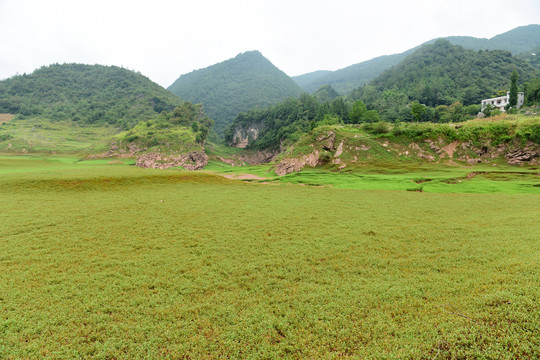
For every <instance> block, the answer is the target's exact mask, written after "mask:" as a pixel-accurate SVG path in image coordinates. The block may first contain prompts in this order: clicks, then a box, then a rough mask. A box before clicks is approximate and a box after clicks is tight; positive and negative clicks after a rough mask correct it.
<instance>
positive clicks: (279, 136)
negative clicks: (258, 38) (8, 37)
mask: <svg viewBox="0 0 540 360" xmlns="http://www.w3.org/2000/svg"><path fill="white" fill-rule="evenodd" d="M539 46H540V25H529V26H524V27H520V28H517V29H514V30H511V31H509V32H507V33H504V34H501V35H498V36H496V37H494V38H492V39H476V38H471V37H449V38H445V39H434V40H433V41H429V42H427V43H425V44H421V45H419V46H418V47H415V48H413V49H411V50H409V51H407V52H405V53H402V54H396V55H388V56H383V57H380V58H375V59H372V60H370V61H367V62H364V63H359V64H356V65H352V66H350V67H347V68H345V69H342V70H338V71H335V72H329V71H317V72H315V73H309V74H305V75H303V76H299V77H294V78H291V77H289V76H288V75H286V74H285V73H284V72H282V71H281V70H279V69H278V68H277V67H275V66H274V65H273V64H272V63H271V62H270V61H269V60H268V59H266V58H265V57H264V56H263V55H262V54H261V53H260V52H258V51H249V52H245V53H241V54H239V55H238V56H236V57H235V58H232V59H229V60H225V61H223V62H221V63H218V64H215V65H213V66H210V67H208V68H205V69H201V70H196V71H193V72H191V73H189V74H184V75H182V76H180V77H179V78H178V79H177V80H176V81H175V82H174V83H173V84H172V85H171V86H170V87H169V88H168V89H165V88H163V87H161V86H159V85H158V84H156V83H154V82H152V81H151V80H150V79H149V78H147V77H145V76H144V75H142V74H140V73H136V72H133V71H130V70H128V69H124V68H122V67H117V66H104V65H85V64H52V65H48V66H43V67H42V68H39V69H36V70H35V71H34V72H32V73H30V74H23V75H17V76H14V77H11V78H9V79H5V80H2V81H0V209H1V210H0V218H1V219H2V221H0V270H1V271H0V358H1V359H37V358H45V359H63V358H96V359H132V358H160V359H179V358H182V359H188V358H194V359H201V358H206V359H217V358H234V359H240V358H241V359H244V358H250V359H274V358H285V359H299V358H317V359H319V358H321V359H335V358H341V357H344V358H351V359H381V358H388V359H398V358H406V359H495V358H497V359H535V358H539V357H540V345H539V335H538V334H539V330H540V329H539V323H538V321H537V319H538V318H540V307H539V306H538V299H539V298H540V287H539V286H538V279H539V276H540V268H539V266H538V258H539V255H540V252H539V249H540V247H539V245H540V244H539V242H538V239H540V226H539V224H538V219H539V218H540V206H539V204H540V63H539V62H538V61H537V58H536V53H537V52H538V49H539ZM488 99H489V101H484V105H482V100H488ZM501 103H502V105H501ZM486 104H487V105H486Z"/></svg>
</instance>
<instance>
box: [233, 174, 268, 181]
mask: <svg viewBox="0 0 540 360" xmlns="http://www.w3.org/2000/svg"><path fill="white" fill-rule="evenodd" d="M223 176H224V177H226V178H227V179H234V180H266V179H267V178H265V177H261V176H257V175H253V174H227V175H223Z"/></svg>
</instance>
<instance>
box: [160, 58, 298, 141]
mask: <svg viewBox="0 0 540 360" xmlns="http://www.w3.org/2000/svg"><path fill="white" fill-rule="evenodd" d="M168 89H169V90H170V91H171V92H173V93H174V94H176V95H179V96H181V97H182V98H183V99H185V100H187V101H190V102H193V103H202V104H203V105H204V108H205V111H206V113H207V114H208V115H209V116H210V117H211V118H212V119H214V121H215V129H216V131H217V132H218V133H222V132H223V130H224V129H225V128H226V127H227V126H228V125H229V124H230V123H232V121H233V120H234V119H235V117H236V115H238V114H239V113H241V112H244V111H247V110H249V109H251V108H253V107H257V106H268V105H273V104H275V103H277V102H279V101H282V100H283V99H285V98H288V97H294V96H299V95H300V94H301V93H302V89H301V88H300V87H299V86H298V85H297V84H296V83H295V82H294V81H293V80H292V79H291V78H290V77H289V76H288V75H287V74H285V73H284V72H283V71H281V70H280V69H278V68H277V67H276V66H274V65H273V64H272V63H271V62H270V61H269V60H268V59H266V58H265V57H264V56H263V55H262V54H261V53H260V52H259V51H256V50H255V51H248V52H244V53H240V54H238V55H237V56H236V57H234V58H231V59H229V60H225V61H223V62H220V63H217V64H215V65H211V66H209V67H206V68H204V69H200V70H195V71H192V72H190V73H188V74H184V75H182V76H180V77H179V78H178V79H177V80H176V81H175V82H174V83H173V84H172V85H171V86H169V88H168Z"/></svg>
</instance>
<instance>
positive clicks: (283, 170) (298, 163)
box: [274, 150, 320, 176]
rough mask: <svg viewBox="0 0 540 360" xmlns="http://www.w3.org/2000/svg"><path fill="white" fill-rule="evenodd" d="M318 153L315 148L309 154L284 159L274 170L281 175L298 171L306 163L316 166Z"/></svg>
mask: <svg viewBox="0 0 540 360" xmlns="http://www.w3.org/2000/svg"><path fill="white" fill-rule="evenodd" d="M319 154H320V153H319V151H318V150H315V151H313V152H312V153H311V154H309V155H303V156H302V157H300V158H292V159H284V160H282V161H280V162H279V163H278V164H277V165H276V166H275V167H274V171H275V172H276V174H278V175H279V176H282V175H286V174H290V173H292V172H298V171H300V170H302V169H303V168H304V167H305V166H306V165H309V166H312V167H313V166H317V164H319Z"/></svg>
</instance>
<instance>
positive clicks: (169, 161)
mask: <svg viewBox="0 0 540 360" xmlns="http://www.w3.org/2000/svg"><path fill="white" fill-rule="evenodd" d="M206 164H208V156H207V155H206V154H205V153H204V152H200V151H192V152H189V153H187V154H177V155H166V154H160V153H147V154H143V155H141V156H139V157H138V158H137V162H136V165H137V166H138V167H142V168H152V169H168V168H171V167H178V166H181V167H183V168H184V169H186V170H191V171H193V170H201V169H203V168H204V167H205V166H206Z"/></svg>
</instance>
